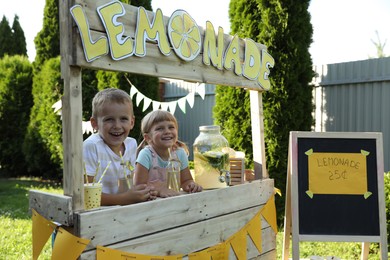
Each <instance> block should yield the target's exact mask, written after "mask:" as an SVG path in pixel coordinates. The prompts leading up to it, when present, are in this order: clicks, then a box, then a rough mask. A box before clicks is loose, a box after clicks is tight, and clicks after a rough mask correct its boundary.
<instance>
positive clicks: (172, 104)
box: [168, 101, 177, 115]
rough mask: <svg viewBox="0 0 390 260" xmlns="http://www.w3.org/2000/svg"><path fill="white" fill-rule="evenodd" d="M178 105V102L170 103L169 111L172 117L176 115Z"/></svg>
mask: <svg viewBox="0 0 390 260" xmlns="http://www.w3.org/2000/svg"><path fill="white" fill-rule="evenodd" d="M176 104H177V101H171V102H168V106H169V111H170V112H171V114H172V115H173V114H175V111H176Z"/></svg>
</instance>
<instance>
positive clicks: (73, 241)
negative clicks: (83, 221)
mask: <svg viewBox="0 0 390 260" xmlns="http://www.w3.org/2000/svg"><path fill="white" fill-rule="evenodd" d="M90 241H91V240H88V239H83V238H79V237H76V236H74V235H73V234H71V233H69V232H68V231H66V230H65V229H63V228H62V227H60V228H59V229H58V230H57V235H56V239H55V240H54V246H53V252H52V255H51V259H52V260H57V259H58V260H61V259H77V258H78V257H79V256H80V255H81V253H82V252H83V251H84V249H85V248H86V247H87V245H88V244H89V242H90Z"/></svg>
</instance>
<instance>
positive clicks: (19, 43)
mask: <svg viewBox="0 0 390 260" xmlns="http://www.w3.org/2000/svg"><path fill="white" fill-rule="evenodd" d="M12 42H13V45H12V54H13V55H24V56H27V47H26V37H25V36H24V31H23V29H22V27H21V26H20V23H19V16H17V15H15V18H14V22H13V24H12Z"/></svg>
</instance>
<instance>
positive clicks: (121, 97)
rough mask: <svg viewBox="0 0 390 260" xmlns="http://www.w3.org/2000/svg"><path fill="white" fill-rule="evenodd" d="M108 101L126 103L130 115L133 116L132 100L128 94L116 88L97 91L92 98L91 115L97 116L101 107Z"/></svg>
mask: <svg viewBox="0 0 390 260" xmlns="http://www.w3.org/2000/svg"><path fill="white" fill-rule="evenodd" d="M109 103H118V104H126V103H128V104H129V105H130V110H131V115H132V116H134V111H133V102H132V100H131V98H130V95H129V94H127V93H126V92H125V91H123V90H121V89H118V88H106V89H103V90H101V91H99V92H98V93H97V94H96V95H95V97H94V98H93V100H92V117H93V118H97V117H98V115H99V113H100V112H101V111H102V109H103V107H104V106H105V105H106V104H109Z"/></svg>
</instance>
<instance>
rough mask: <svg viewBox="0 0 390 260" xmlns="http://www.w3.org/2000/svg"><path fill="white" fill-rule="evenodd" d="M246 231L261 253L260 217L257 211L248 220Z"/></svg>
mask: <svg viewBox="0 0 390 260" xmlns="http://www.w3.org/2000/svg"><path fill="white" fill-rule="evenodd" d="M246 231H247V232H248V235H249V237H250V238H251V239H252V241H253V244H254V245H255V246H256V248H257V250H258V251H259V253H261V251H262V250H263V249H262V247H261V219H260V214H259V213H257V214H256V216H255V217H254V218H253V219H252V220H251V221H250V222H249V224H248V226H247V229H246Z"/></svg>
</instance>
